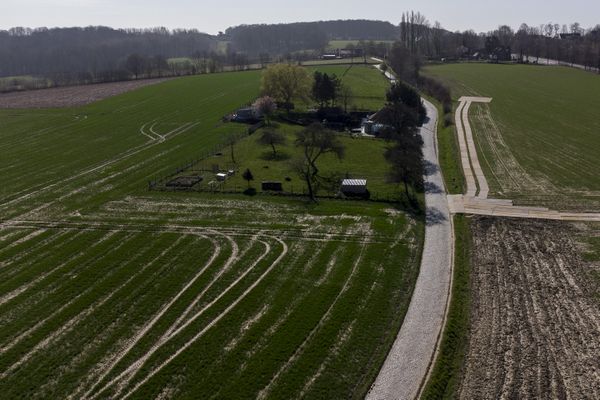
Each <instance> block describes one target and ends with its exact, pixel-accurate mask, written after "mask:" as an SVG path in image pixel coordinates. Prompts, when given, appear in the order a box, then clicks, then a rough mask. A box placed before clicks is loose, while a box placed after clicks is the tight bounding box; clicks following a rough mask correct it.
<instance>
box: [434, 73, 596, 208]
mask: <svg viewBox="0 0 600 400" xmlns="http://www.w3.org/2000/svg"><path fill="white" fill-rule="evenodd" d="M425 73H426V74H427V75H430V76H434V77H437V78H439V79H441V80H443V81H444V82H446V83H447V84H448V85H449V86H451V88H452V94H453V96H454V97H455V98H459V97H460V96H463V95H477V96H489V97H493V99H494V100H493V102H492V103H491V104H490V105H481V104H477V105H474V106H473V107H472V109H471V116H470V118H471V124H472V126H473V128H474V133H475V135H476V142H477V146H478V150H479V151H480V154H481V155H480V161H481V162H482V166H483V168H484V172H485V173H486V177H487V179H488V182H489V184H490V187H491V190H492V192H493V194H494V195H496V196H502V197H508V198H511V199H516V200H518V201H519V202H521V203H525V204H544V205H547V206H551V207H555V208H561V209H577V210H598V208H599V207H600V178H599V175H598V161H599V157H598V154H600V138H599V137H598V132H599V131H600V119H599V118H598V110H599V109H600V95H599V93H600V77H599V76H597V75H594V74H590V73H586V72H583V71H579V70H576V69H570V68H564V67H542V66H525V65H491V64H453V65H443V66H432V67H428V68H426V70H425Z"/></svg>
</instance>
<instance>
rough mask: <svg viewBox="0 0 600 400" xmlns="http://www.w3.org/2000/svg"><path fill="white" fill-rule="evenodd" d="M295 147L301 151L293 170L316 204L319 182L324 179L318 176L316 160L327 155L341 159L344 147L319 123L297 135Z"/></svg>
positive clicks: (333, 134) (332, 133)
mask: <svg viewBox="0 0 600 400" xmlns="http://www.w3.org/2000/svg"><path fill="white" fill-rule="evenodd" d="M296 146H297V147H299V148H300V149H301V151H302V157H301V158H300V159H298V160H296V162H295V163H294V168H295V169H296V172H297V173H298V174H299V175H300V177H301V178H302V179H304V181H305V182H306V186H307V188H308V195H309V196H310V199H311V200H312V201H314V202H316V201H317V199H316V191H317V190H318V186H319V182H320V181H322V180H323V178H324V177H323V176H322V175H320V171H319V168H318V166H317V160H318V159H319V157H321V156H322V155H323V154H327V153H332V154H334V155H335V156H336V157H337V158H338V159H342V158H343V157H344V153H345V148H344V145H343V144H342V143H341V142H340V140H339V139H338V138H337V136H336V135H335V133H334V132H332V131H330V130H329V129H326V128H325V127H324V126H323V125H321V124H319V123H314V124H312V125H309V126H308V127H306V128H305V129H303V130H302V131H300V132H298V133H297V136H296Z"/></svg>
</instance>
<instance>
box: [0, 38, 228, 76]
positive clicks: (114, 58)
mask: <svg viewBox="0 0 600 400" xmlns="http://www.w3.org/2000/svg"><path fill="white" fill-rule="evenodd" d="M215 49H216V45H215V40H214V39H213V38H212V37H211V36H209V35H207V34H204V33H200V32H198V31H197V30H173V31H171V30H167V29H165V28H154V29H143V30H140V29H112V28H107V27H87V28H53V29H47V28H37V29H29V28H12V29H10V30H8V31H1V30H0V60H2V62H1V63H0V77H7V76H20V75H34V76H43V77H46V78H50V79H52V80H54V81H56V82H57V83H61V82H66V83H70V82H81V83H87V82H105V81H116V80H123V79H127V78H128V77H131V76H132V75H135V74H134V73H133V72H132V71H129V70H128V69H127V67H128V64H129V65H131V63H128V57H129V56H131V55H136V56H137V59H138V61H140V62H139V63H137V64H141V60H142V59H143V60H144V64H145V65H144V69H146V70H147V69H148V68H155V69H156V68H159V67H164V63H163V62H162V60H166V59H167V58H170V57H178V56H187V55H190V54H192V53H194V52H197V51H206V52H209V51H211V50H213V51H214V50H215ZM138 67H140V68H141V65H136V68H138ZM138 75H139V74H138Z"/></svg>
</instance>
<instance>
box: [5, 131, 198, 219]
mask: <svg viewBox="0 0 600 400" xmlns="http://www.w3.org/2000/svg"><path fill="white" fill-rule="evenodd" d="M199 124H200V122H189V123H186V124H184V125H182V126H180V127H178V128H176V129H174V130H172V131H171V132H169V133H168V134H167V135H169V136H170V137H169V138H173V137H175V136H178V135H180V134H182V133H184V132H187V131H189V130H190V129H192V128H194V127H196V126H197V125H199ZM165 136H166V135H165ZM160 143H162V142H158V141H151V142H148V143H145V144H142V145H139V146H136V147H133V148H132V149H130V150H127V151H125V152H124V153H121V154H120V155H118V156H116V157H114V158H111V159H110V160H108V161H104V162H102V163H100V164H99V165H96V166H94V167H91V168H89V169H86V170H84V171H81V172H79V173H76V174H74V175H72V176H70V177H69V178H65V179H59V180H57V181H55V182H53V183H46V184H44V186H43V187H42V188H41V189H37V190H34V191H32V192H29V193H25V194H18V197H16V198H13V199H11V200H8V201H6V200H2V201H1V202H0V208H3V207H7V206H10V205H13V204H15V203H18V202H20V201H23V200H27V199H29V198H31V197H33V196H36V195H38V194H41V193H44V192H47V191H49V190H50V189H54V188H56V187H58V186H61V185H64V184H66V183H69V182H72V181H75V180H76V179H79V178H81V177H84V176H86V175H89V174H92V173H94V172H98V171H101V170H102V169H103V168H106V167H108V166H110V165H113V164H116V163H117V162H120V161H123V160H126V159H127V158H129V157H132V156H134V155H136V154H139V153H141V152H142V151H144V150H147V149H149V148H151V147H153V146H156V145H158V144H160ZM63 197H64V196H63Z"/></svg>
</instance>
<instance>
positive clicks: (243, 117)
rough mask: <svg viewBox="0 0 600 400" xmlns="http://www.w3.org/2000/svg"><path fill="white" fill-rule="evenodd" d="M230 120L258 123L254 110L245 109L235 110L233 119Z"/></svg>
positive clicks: (250, 108)
mask: <svg viewBox="0 0 600 400" xmlns="http://www.w3.org/2000/svg"><path fill="white" fill-rule="evenodd" d="M231 120H232V121H234V122H248V123H252V122H256V121H258V120H259V117H258V116H257V115H256V112H255V111H254V108H252V107H247V108H240V109H239V110H237V111H236V112H235V114H233V117H232V118H231Z"/></svg>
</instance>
